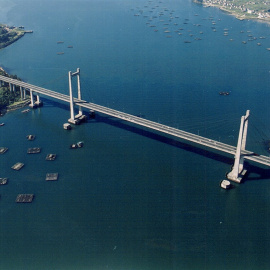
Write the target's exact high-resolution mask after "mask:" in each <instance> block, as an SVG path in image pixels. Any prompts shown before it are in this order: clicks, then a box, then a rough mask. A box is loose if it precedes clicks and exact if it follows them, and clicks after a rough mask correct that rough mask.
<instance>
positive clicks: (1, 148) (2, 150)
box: [0, 147, 8, 154]
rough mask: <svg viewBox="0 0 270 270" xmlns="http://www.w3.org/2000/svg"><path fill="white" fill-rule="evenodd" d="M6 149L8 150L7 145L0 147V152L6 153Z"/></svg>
mask: <svg viewBox="0 0 270 270" xmlns="http://www.w3.org/2000/svg"><path fill="white" fill-rule="evenodd" d="M7 150H8V148H7V147H0V154H4V153H6V152H7Z"/></svg>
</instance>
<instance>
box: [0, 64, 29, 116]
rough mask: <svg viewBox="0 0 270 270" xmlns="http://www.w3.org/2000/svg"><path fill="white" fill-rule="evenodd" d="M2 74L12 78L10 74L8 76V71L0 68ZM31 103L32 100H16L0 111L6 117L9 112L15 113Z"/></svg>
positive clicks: (0, 88) (0, 114)
mask: <svg viewBox="0 0 270 270" xmlns="http://www.w3.org/2000/svg"><path fill="white" fill-rule="evenodd" d="M0 72H1V73H3V75H4V76H7V77H11V75H10V74H8V73H7V72H6V70H5V69H4V68H3V67H1V66H0ZM2 88H3V87H0V90H1V91H2ZM29 103H30V100H29V98H26V99H24V100H21V99H19V100H14V102H13V103H11V104H9V105H7V106H4V107H3V108H2V109H0V116H4V115H5V114H6V113H7V112H9V111H14V110H17V109H21V108H23V107H25V106H27V105H28V104H29Z"/></svg>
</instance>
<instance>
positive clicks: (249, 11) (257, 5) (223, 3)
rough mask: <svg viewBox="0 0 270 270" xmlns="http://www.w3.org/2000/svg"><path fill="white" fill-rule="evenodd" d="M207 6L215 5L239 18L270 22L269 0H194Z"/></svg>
mask: <svg viewBox="0 0 270 270" xmlns="http://www.w3.org/2000/svg"><path fill="white" fill-rule="evenodd" d="M193 1H194V2H195V3H199V4H202V5H204V6H206V7H209V6H215V7H218V8H220V9H221V10H223V11H226V12H228V13H230V14H232V15H233V16H235V17H236V18H237V19H239V20H245V19H255V20H261V21H265V22H267V23H270V2H269V1H268V0H256V1H249V0H193Z"/></svg>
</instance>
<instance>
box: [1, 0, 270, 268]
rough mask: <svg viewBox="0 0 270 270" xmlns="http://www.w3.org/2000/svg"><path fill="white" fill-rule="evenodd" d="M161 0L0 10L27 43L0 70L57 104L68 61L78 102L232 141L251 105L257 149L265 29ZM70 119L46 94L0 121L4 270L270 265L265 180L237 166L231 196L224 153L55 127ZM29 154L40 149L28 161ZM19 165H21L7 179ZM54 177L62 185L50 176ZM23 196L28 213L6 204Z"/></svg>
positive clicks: (265, 109)
mask: <svg viewBox="0 0 270 270" xmlns="http://www.w3.org/2000/svg"><path fill="white" fill-rule="evenodd" d="M160 2H161V1H157V0H153V1H152V2H147V1H141V0H138V1H121V0H106V1H105V0H91V1H89V0H79V1H77V0H76V1H70V0H65V1H61V0H53V1H52V0H42V1H41V0H36V1H33V0H24V1H19V0H12V1H7V0H6V1H4V2H2V3H0V5H3V6H2V9H1V10H3V12H1V14H0V21H1V22H2V23H7V24H9V25H17V26H19V25H24V26H25V28H26V29H30V30H33V31H34V33H33V34H26V35H25V36H24V37H23V38H21V39H20V40H19V41H17V42H16V43H14V44H12V45H11V46H9V47H7V48H5V49H3V50H1V51H0V66H3V67H4V68H5V69H6V70H7V71H9V72H10V73H12V74H17V75H18V76H19V77H21V78H23V79H24V80H25V81H27V82H29V83H31V84H36V85H39V86H42V87H45V88H48V89H52V90H54V91H59V92H61V93H65V94H67V93H68V76H67V74H68V71H69V70H71V71H75V70H76V68H77V67H80V69H81V83H82V94H83V99H86V100H89V101H93V102H96V103H97V104H100V105H105V106H109V107H111V108H114V109H119V110H122V111H125V112H127V113H131V114H135V115H141V116H142V117H145V118H147V119H150V120H154V121H157V122H160V123H164V124H167V125H170V126H173V127H178V128H181V129H183V130H186V131H189V132H193V133H195V134H200V135H203V136H207V137H209V138H212V139H215V140H220V141H222V142H225V143H229V144H232V145H236V142H237V136H238V130H239V124H240V117H241V115H243V114H245V111H246V110H247V109H250V110H251V117H250V123H249V130H248V140H247V148H248V149H249V150H252V151H255V152H258V153H260V154H263V155H269V152H268V151H267V147H266V146H265V144H264V141H265V140H268V139H269V136H270V129H269V124H270V123H269V122H270V121H269V119H270V118H269V114H270V108H269V100H270V92H269V85H270V73H269V71H270V61H269V60H270V53H269V51H267V50H266V48H270V31H269V25H267V24H264V23H260V22H255V21H239V20H237V19H235V18H233V17H232V16H230V15H228V14H225V13H223V12H221V11H220V10H219V9H216V8H204V7H202V6H200V5H196V4H194V3H192V2H191V1H188V0H179V1H163V3H160ZM145 6H147V7H145ZM157 6H158V7H157ZM4 7H5V8H4ZM165 7H166V8H167V9H166V10H165V9H164V8H165ZM140 10H142V11H140ZM150 11H153V12H150ZM161 11H163V14H164V15H161V16H160V17H159V16H158V15H159V14H160V12H161ZM141 12H142V13H141ZM170 13H172V14H170ZM134 14H139V15H140V16H134ZM195 15H197V16H195ZM144 16H148V17H144ZM150 17H152V20H151V21H148V20H149V19H150ZM155 17H156V18H155ZM170 17H173V18H170ZM160 20H163V21H160ZM169 20H171V21H169ZM213 21H214V22H215V23H216V24H213ZM147 23H149V24H147ZM167 23H168V25H167ZM176 24H177V25H176ZM151 25H152V26H154V25H155V27H150V26H151ZM164 27H167V29H165V28H164ZM212 27H215V29H216V31H213V28H212ZM179 28H183V30H179ZM154 29H157V30H158V31H157V32H155V31H154ZM224 29H228V30H226V31H227V32H228V33H229V34H228V36H224V31H225V30H224ZM166 30H167V31H170V33H164V31H166ZM175 31H179V32H175ZM240 31H244V33H240ZM248 31H250V32H248ZM200 32H203V33H200ZM178 33H182V35H179V34H178ZM190 35H193V36H190ZM248 35H252V36H253V37H256V38H257V39H256V40H253V41H248V39H249V38H250V37H248ZM167 36H171V37H167ZM260 37H265V38H264V39H260ZM196 38H197V39H198V38H200V39H201V40H196ZM230 39H233V40H232V41H230ZM187 40H188V41H191V43H184V41H187ZM244 40H245V41H247V44H243V43H242V41H244ZM57 41H64V43H63V44H57ZM258 42H260V43H261V46H258V45H257V43H258ZM68 45H72V46H73V48H72V49H70V48H67V46H68ZM57 52H64V54H63V55H57ZM219 91H231V94H230V95H229V96H227V97H224V96H220V95H219V94H218V93H219ZM68 118H69V110H68V107H67V106H66V105H65V104H59V103H56V102H54V101H52V100H48V99H44V107H42V108H41V109H36V110H32V111H30V112H29V113H28V114H22V113H21V112H20V110H19V111H14V112H10V113H8V114H6V115H5V116H4V117H3V118H2V119H1V122H5V126H4V127H1V129H0V138H1V140H0V142H1V145H0V146H6V147H8V148H9V150H8V152H7V153H5V154H4V155H1V157H0V158H1V162H0V174H1V175H0V177H8V178H9V182H8V185H6V186H1V187H0V194H1V198H0V211H1V217H0V254H1V255H0V268H1V269H7V270H9V269H20V270H21V269H27V270H29V269H57V270H58V269H70V270H73V269H93V270H96V269H97V270H99V269H100V270H101V269H114V270H120V269H123V270H128V269H132V270H134V269H138V270H144V269H147V270H148V269H160V270H161V269H162V270H165V269H166V270H167V269H269V266H270V259H269V256H268V254H269V252H270V244H269V243H270V236H269V235H270V231H269V216H270V207H269V205H270V200H269V198H270V196H269V195H270V181H269V179H270V175H269V171H268V170H266V169H265V168H264V167H256V166H254V164H251V163H250V164H247V165H248V166H249V172H250V173H249V175H248V177H247V179H246V181H244V183H242V184H240V185H238V184H234V188H233V189H231V190H230V191H229V192H227V191H224V190H221V188H220V187H219V182H220V180H222V179H223V178H224V175H225V173H226V172H227V171H229V169H230V166H231V164H232V162H233V160H232V157H231V156H223V155H220V153H218V152H211V151H207V149H202V148H196V147H193V146H190V145H187V144H184V143H183V142H179V141H174V140H173V139H172V138H167V137H163V136H162V135H161V134H158V133H155V132H151V131H149V130H146V129H141V128H138V127H135V126H132V125H130V124H126V123H124V122H122V121H120V120H116V119H112V118H109V117H106V116H103V115H97V117H96V120H91V121H89V122H88V123H86V124H83V125H80V126H76V127H74V129H72V130H71V131H70V132H67V131H65V130H64V129H63V128H62V125H63V123H65V122H66V121H67V119H68ZM28 134H35V135H36V139H35V140H34V141H31V142H29V141H27V140H26V135H28ZM81 140H82V141H84V143H85V147H84V148H82V149H77V150H70V149H69V145H70V144H71V143H74V142H77V141H81ZM31 146H38V147H41V149H42V150H41V153H40V154H38V155H27V154H26V151H27V148H28V147H31ZM48 153H56V154H57V158H56V160H55V161H54V162H49V161H45V156H46V154H48ZM18 161H20V162H23V163H25V166H24V168H23V169H22V170H21V171H18V172H17V171H13V170H11V169H10V167H11V166H12V165H13V164H15V163H16V162H18ZM52 172H58V173H59V180H58V181H56V182H46V181H45V175H46V173H52ZM19 193H34V194H35V199H34V201H33V203H32V204H16V203H15V198H16V196H17V194H19Z"/></svg>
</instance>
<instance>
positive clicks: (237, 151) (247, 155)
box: [0, 69, 270, 182]
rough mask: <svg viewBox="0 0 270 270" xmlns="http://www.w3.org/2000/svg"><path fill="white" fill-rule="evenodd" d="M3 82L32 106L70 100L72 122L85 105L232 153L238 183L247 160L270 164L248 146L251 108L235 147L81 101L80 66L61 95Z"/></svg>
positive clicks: (4, 79)
mask: <svg viewBox="0 0 270 270" xmlns="http://www.w3.org/2000/svg"><path fill="white" fill-rule="evenodd" d="M74 76H76V77H77V82H78V97H77V98H74V97H73V91H72V83H71V81H72V77H74ZM0 82H1V84H2V83H8V84H9V86H10V91H14V89H15V86H17V87H20V91H21V97H22V99H23V98H24V97H25V91H29V93H30V97H31V104H30V107H35V106H36V105H37V106H38V105H39V104H40V103H41V101H40V95H43V96H46V97H51V98H53V99H56V100H60V101H63V102H67V103H69V104H70V113H71V117H70V119H69V122H70V123H73V124H77V123H79V118H80V116H82V115H83V112H82V108H85V109H88V110H92V111H95V112H99V113H102V114H105V115H109V116H112V117H115V118H118V119H122V120H124V121H127V122H130V123H133V124H136V125H139V126H143V127H146V128H149V129H152V130H156V131H158V132H161V133H164V134H167V135H171V136H173V137H176V138H179V139H181V140H184V141H189V142H192V143H195V144H198V145H202V146H205V147H208V148H211V149H215V150H218V151H221V152H224V153H228V154H231V155H233V156H234V157H235V163H234V166H233V169H232V171H231V172H230V173H229V174H228V176H227V177H228V178H229V179H230V180H233V181H236V182H241V180H242V177H243V175H244V173H245V172H246V171H245V170H244V167H243V164H244V159H247V160H250V161H253V162H255V163H259V164H263V165H266V166H270V157H267V156H263V155H258V154H255V153H254V152H252V151H248V150H246V149H245V146H246V137H247V126H248V117H249V111H247V113H246V115H245V116H242V118H241V125H240V131H239V138H238V144H237V147H235V146H232V145H229V144H225V143H222V142H219V141H216V140H212V139H208V138H205V137H203V136H199V135H196V134H192V133H189V132H186V131H183V130H180V129H177V128H173V127H170V126H166V125H162V124H160V123H157V122H154V121H150V120H147V119H144V118H141V117H138V116H135V115H131V114H128V113H124V112H121V111H117V110H114V109H110V108H108V107H105V106H101V105H98V104H95V103H91V102H88V101H85V100H82V99H81V89H80V70H79V69H77V71H76V72H74V73H71V72H69V95H65V94H61V93H58V92H55V91H52V90H49V89H45V88H42V87H39V86H36V85H32V84H29V83H26V82H23V81H19V80H16V79H12V78H8V77H5V76H1V75H0ZM33 93H35V95H36V98H37V101H35V100H34V94H33ZM74 106H78V107H79V114H78V115H76V116H75V115H74Z"/></svg>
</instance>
